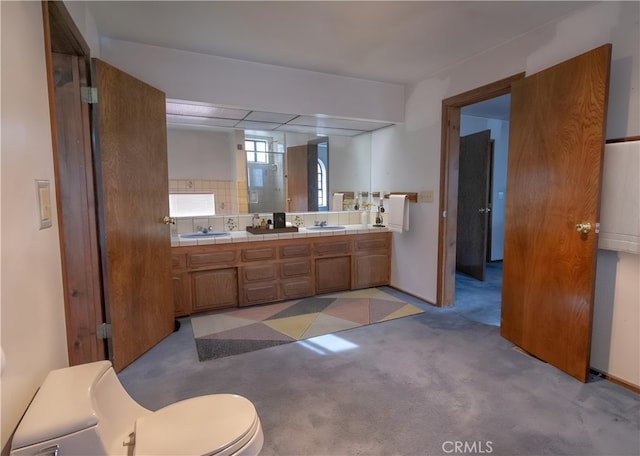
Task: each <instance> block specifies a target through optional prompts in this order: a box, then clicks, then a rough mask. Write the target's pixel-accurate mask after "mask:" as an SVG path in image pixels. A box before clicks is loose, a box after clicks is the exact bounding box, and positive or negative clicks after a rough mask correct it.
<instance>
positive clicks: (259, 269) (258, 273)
mask: <svg viewBox="0 0 640 456" xmlns="http://www.w3.org/2000/svg"><path fill="white" fill-rule="evenodd" d="M277 271H278V270H277V268H276V265H275V264H256V265H252V266H245V267H243V268H242V277H244V280H245V281H247V282H255V281H259V280H274V279H276V277H277Z"/></svg>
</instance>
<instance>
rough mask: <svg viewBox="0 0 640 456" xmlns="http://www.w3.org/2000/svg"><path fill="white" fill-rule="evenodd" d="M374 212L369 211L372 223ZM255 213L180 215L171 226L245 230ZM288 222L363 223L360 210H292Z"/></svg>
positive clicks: (178, 231) (182, 230)
mask: <svg viewBox="0 0 640 456" xmlns="http://www.w3.org/2000/svg"><path fill="white" fill-rule="evenodd" d="M373 217H375V214H374V213H369V223H372V221H373ZM252 218H253V214H228V215H215V216H213V217H180V218H178V219H177V220H176V224H175V225H172V226H171V234H172V235H174V236H177V235H178V234H184V233H192V232H194V231H197V230H198V229H199V228H202V227H209V226H210V227H211V228H213V230H214V231H244V230H245V228H246V227H247V226H251V221H252ZM260 218H261V219H262V218H264V219H265V220H268V219H273V213H260ZM286 220H287V222H291V224H292V225H294V226H298V227H305V226H313V225H314V224H315V222H316V221H317V222H322V221H326V222H327V223H328V224H330V225H357V224H359V223H361V219H360V212H359V211H341V212H292V213H287V215H286Z"/></svg>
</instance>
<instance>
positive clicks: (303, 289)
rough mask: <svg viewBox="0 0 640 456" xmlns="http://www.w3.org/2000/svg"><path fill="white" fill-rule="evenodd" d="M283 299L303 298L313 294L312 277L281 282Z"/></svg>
mask: <svg viewBox="0 0 640 456" xmlns="http://www.w3.org/2000/svg"><path fill="white" fill-rule="evenodd" d="M280 289H281V290H282V297H283V299H295V298H303V297H305V296H313V294H314V293H313V280H312V279H311V277H308V278H305V277H302V278H299V279H291V280H283V281H282V282H281V283H280Z"/></svg>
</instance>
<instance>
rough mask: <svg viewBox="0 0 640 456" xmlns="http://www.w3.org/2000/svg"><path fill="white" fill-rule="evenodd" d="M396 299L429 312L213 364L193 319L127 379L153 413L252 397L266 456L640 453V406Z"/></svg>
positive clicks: (456, 319) (629, 395) (457, 314)
mask: <svg viewBox="0 0 640 456" xmlns="http://www.w3.org/2000/svg"><path fill="white" fill-rule="evenodd" d="M385 290H386V291H389V292H391V293H398V292H396V291H395V290H391V289H387V288H385ZM398 296H402V297H403V298H404V299H405V300H406V301H407V302H410V303H415V304H416V305H422V306H423V308H424V309H425V313H423V314H420V315H416V316H410V317H405V318H401V319H398V320H393V321H389V322H385V323H381V324H375V325H370V326H364V327H360V328H355V329H351V330H347V331H342V332H340V333H338V334H336V335H335V336H334V337H329V338H326V337H325V338H323V337H321V338H316V339H308V340H306V341H300V342H295V343H291V344H286V345H280V346H277V347H272V348H267V349H264V350H260V351H255V352H251V353H245V354H241V355H237V356H231V357H227V358H222V359H217V360H211V361H205V362H199V361H198V357H197V353H196V350H195V343H194V341H193V334H192V330H191V327H190V322H189V319H188V318H187V319H182V320H181V322H182V327H181V329H180V331H178V332H175V333H173V334H171V335H170V336H169V337H167V338H166V339H165V340H163V341H162V342H161V343H160V344H158V345H157V346H155V347H154V348H152V349H151V350H150V351H149V352H147V353H146V354H145V355H144V356H143V357H142V358H140V359H139V360H137V361H136V362H134V363H133V364H132V365H131V366H129V367H127V368H126V369H125V370H123V371H122V372H121V373H120V374H119V378H120V380H121V381H122V383H123V385H124V387H125V389H126V390H127V391H128V392H129V394H131V396H132V397H133V398H134V399H136V400H137V401H138V402H139V403H140V404H141V405H143V406H145V407H147V408H149V409H152V410H155V409H158V408H160V407H163V406H165V405H168V404H170V403H173V402H175V401H178V400H182V399H186V398H189V397H193V396H198V395H203V394H212V393H237V394H240V395H243V396H245V397H247V398H248V399H249V400H251V401H252V402H253V403H254V404H255V406H256V408H257V410H258V414H259V415H260V419H261V420H262V425H263V429H264V434H265V443H264V447H263V451H262V453H261V454H262V455H264V456H267V455H280V456H289V455H291V456H294V455H295V456H301V455H336V456H339V455H345V456H346V455H425V456H426V455H429V456H435V455H447V454H461V453H465V454H493V455H509V456H513V455H581V456H584V455H594V456H595V455H597V456H614V455H638V454H640V397H639V395H637V394H635V393H633V392H631V391H629V390H627V389H625V388H622V387H620V386H617V385H615V384H613V383H610V382H608V381H606V380H602V379H599V378H594V379H592V381H591V382H589V383H587V384H582V383H580V382H578V381H576V380H574V379H573V378H571V377H569V376H567V375H566V374H563V373H562V372H560V371H558V370H557V369H555V368H553V367H551V366H549V365H547V364H545V363H543V362H541V361H538V360H536V359H534V358H531V357H529V356H526V355H523V354H521V353H519V352H518V351H516V350H514V349H513V347H512V345H511V344H510V343H509V342H507V341H506V340H504V339H502V338H501V337H500V335H499V328H498V327H496V326H492V325H489V324H484V323H481V322H478V321H475V320H474V318H469V316H465V315H464V312H463V311H460V309H455V308H450V309H438V308H435V307H432V306H429V305H425V304H424V303H421V302H420V301H418V300H416V299H412V298H411V297H409V296H406V295H404V294H401V293H398ZM456 307H457V306H456ZM454 309H455V310H454ZM472 313H473V312H472ZM473 316H474V315H471V317H473ZM213 412H214V411H212V413H213ZM458 450H459V451H458Z"/></svg>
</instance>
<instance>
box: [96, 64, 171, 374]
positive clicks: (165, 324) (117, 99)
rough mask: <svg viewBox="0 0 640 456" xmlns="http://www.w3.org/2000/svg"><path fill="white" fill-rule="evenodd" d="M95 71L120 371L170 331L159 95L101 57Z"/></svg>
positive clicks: (108, 299)
mask: <svg viewBox="0 0 640 456" xmlns="http://www.w3.org/2000/svg"><path fill="white" fill-rule="evenodd" d="M93 67H94V68H93V70H94V82H95V85H96V86H97V89H98V103H97V104H95V105H93V106H94V108H95V109H94V112H93V115H94V127H95V128H96V131H95V133H94V141H95V144H94V153H95V159H94V162H95V165H96V180H97V192H98V201H99V222H100V242H101V249H102V252H101V255H102V267H103V283H104V284H105V285H104V288H105V307H106V309H105V310H106V314H107V322H108V323H110V324H111V336H112V338H111V339H110V341H109V349H110V358H111V361H112V362H113V365H114V368H115V370H116V371H120V370H121V369H122V368H124V367H125V366H127V365H128V364H130V363H131V362H132V361H134V360H135V359H136V358H138V357H139V356H140V355H141V354H143V353H144V352H145V351H147V350H148V349H149V348H151V347H152V346H153V345H155V344H156V343H157V342H159V341H160V340H161V339H163V338H164V337H165V336H167V335H168V334H170V333H171V332H172V330H173V328H174V310H173V298H172V285H171V284H172V281H171V241H170V234H169V227H168V226H167V225H165V224H164V223H163V217H164V216H165V215H168V213H169V202H168V198H169V190H168V185H169V184H168V172H167V135H166V113H165V95H164V93H162V92H161V91H159V90H157V89H155V88H153V87H151V86H149V85H147V84H145V83H143V82H141V81H139V80H137V79H135V78H133V77H131V76H129V75H127V74H126V73H123V72H122V71H120V70H118V69H117V68H114V67H112V66H110V65H108V64H106V63H104V62H102V61H100V60H95V59H94V60H93Z"/></svg>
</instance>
